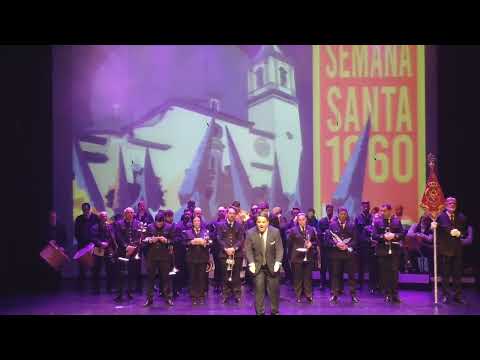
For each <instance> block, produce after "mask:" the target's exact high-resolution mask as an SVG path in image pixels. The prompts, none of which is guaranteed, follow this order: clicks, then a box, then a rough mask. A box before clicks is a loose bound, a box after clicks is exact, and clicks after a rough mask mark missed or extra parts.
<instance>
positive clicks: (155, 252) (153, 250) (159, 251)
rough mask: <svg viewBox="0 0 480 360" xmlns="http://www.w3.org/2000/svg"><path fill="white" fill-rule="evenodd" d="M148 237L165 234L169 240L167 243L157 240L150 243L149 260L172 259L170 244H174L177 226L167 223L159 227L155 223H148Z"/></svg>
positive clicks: (148, 248) (148, 246) (148, 247)
mask: <svg viewBox="0 0 480 360" xmlns="http://www.w3.org/2000/svg"><path fill="white" fill-rule="evenodd" d="M146 236H147V237H150V236H152V237H153V236H164V237H165V238H167V240H168V241H169V242H168V243H167V244H165V243H162V242H160V241H157V242H156V243H154V244H148V245H147V246H146V248H147V260H148V261H150V260H159V261H170V259H171V255H170V249H169V245H170V244H174V243H175V241H176V238H175V226H173V225H171V224H167V223H165V224H164V225H163V226H162V228H161V229H159V228H157V226H156V225H155V223H153V224H150V225H148V227H147V235H146Z"/></svg>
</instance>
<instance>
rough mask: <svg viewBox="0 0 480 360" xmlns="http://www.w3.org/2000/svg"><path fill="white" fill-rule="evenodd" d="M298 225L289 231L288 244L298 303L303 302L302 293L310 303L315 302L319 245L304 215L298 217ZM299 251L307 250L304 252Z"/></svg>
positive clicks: (315, 232) (313, 230)
mask: <svg viewBox="0 0 480 360" xmlns="http://www.w3.org/2000/svg"><path fill="white" fill-rule="evenodd" d="M297 220H298V221H297V225H296V226H295V227H293V228H291V229H290V230H289V231H288V237H287V239H288V240H287V244H288V254H289V257H290V264H291V266H292V272H293V288H294V290H295V296H296V298H297V303H300V302H301V297H302V292H303V294H304V295H305V297H306V298H307V301H308V302H309V303H312V302H313V291H312V270H313V260H314V249H315V246H316V245H317V231H316V229H315V228H314V227H312V226H309V225H307V217H306V215H305V214H304V213H300V214H298V215H297ZM299 249H303V250H306V251H304V252H301V251H298V250H299Z"/></svg>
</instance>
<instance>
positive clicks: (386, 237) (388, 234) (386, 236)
mask: <svg viewBox="0 0 480 360" xmlns="http://www.w3.org/2000/svg"><path fill="white" fill-rule="evenodd" d="M394 237H395V234H393V233H391V232H388V233H386V234H385V239H387V240H392V239H393V238H394Z"/></svg>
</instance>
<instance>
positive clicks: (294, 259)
mask: <svg viewBox="0 0 480 360" xmlns="http://www.w3.org/2000/svg"><path fill="white" fill-rule="evenodd" d="M307 234H309V235H310V241H311V242H312V247H311V248H310V249H308V251H307V261H313V254H314V249H315V247H316V246H317V243H318V239H317V231H316V230H315V228H314V227H313V226H309V225H307V226H306V228H305V235H304V234H302V232H301V231H300V226H299V225H297V226H295V227H293V228H291V229H290V231H289V232H288V237H287V244H288V254H289V255H290V262H291V263H294V264H299V263H302V262H303V259H305V253H303V252H299V251H296V249H298V248H303V247H304V245H305V238H306V236H307Z"/></svg>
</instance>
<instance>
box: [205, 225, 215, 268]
mask: <svg viewBox="0 0 480 360" xmlns="http://www.w3.org/2000/svg"><path fill="white" fill-rule="evenodd" d="M203 239H204V240H205V245H203V246H204V247H207V246H209V245H211V244H212V240H211V239H210V232H209V231H208V229H206V230H205V232H204V234H203ZM213 270H215V262H214V261H213V257H212V254H209V259H208V264H207V268H206V269H205V272H207V273H209V272H211V271H213Z"/></svg>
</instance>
